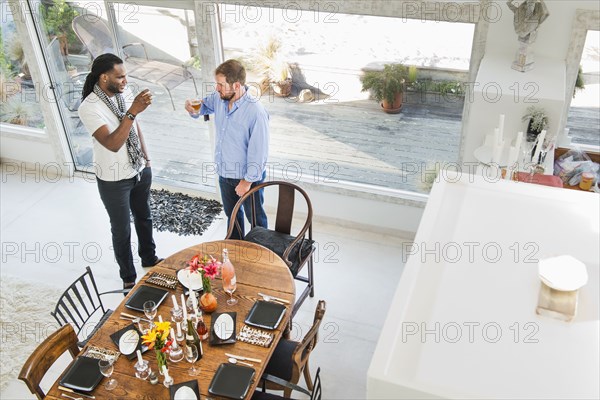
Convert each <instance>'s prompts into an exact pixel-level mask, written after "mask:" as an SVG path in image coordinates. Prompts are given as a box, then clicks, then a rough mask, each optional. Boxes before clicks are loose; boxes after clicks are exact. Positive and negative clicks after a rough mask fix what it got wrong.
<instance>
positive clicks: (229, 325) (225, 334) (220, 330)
mask: <svg viewBox="0 0 600 400" xmlns="http://www.w3.org/2000/svg"><path fill="white" fill-rule="evenodd" d="M213 327H214V330H215V335H217V337H218V338H219V339H221V340H227V339H229V338H230V337H231V335H233V330H234V329H235V327H234V324H233V318H231V315H229V314H221V315H219V317H218V318H217V319H216V321H215V322H214V323H213Z"/></svg>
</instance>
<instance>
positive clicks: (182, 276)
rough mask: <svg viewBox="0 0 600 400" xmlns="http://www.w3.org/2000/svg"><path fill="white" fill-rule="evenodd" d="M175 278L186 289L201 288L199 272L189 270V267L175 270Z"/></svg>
mask: <svg viewBox="0 0 600 400" xmlns="http://www.w3.org/2000/svg"><path fill="white" fill-rule="evenodd" d="M177 279H178V280H179V283H181V284H182V285H183V286H184V287H185V288H186V289H191V290H200V289H202V275H200V273H199V272H190V270H189V269H187V268H183V269H180V270H179V271H177ZM190 285H191V288H190Z"/></svg>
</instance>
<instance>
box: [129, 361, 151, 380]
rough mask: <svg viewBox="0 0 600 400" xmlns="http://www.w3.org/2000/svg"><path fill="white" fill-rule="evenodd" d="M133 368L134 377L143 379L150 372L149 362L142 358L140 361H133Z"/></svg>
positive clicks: (146, 377)
mask: <svg viewBox="0 0 600 400" xmlns="http://www.w3.org/2000/svg"><path fill="white" fill-rule="evenodd" d="M133 368H134V369H135V377H136V378H140V379H143V380H146V379H148V377H149V376H150V373H151V372H152V371H151V370H150V363H148V361H146V360H142V362H141V363H140V362H139V361H138V362H137V363H135V365H134V366H133Z"/></svg>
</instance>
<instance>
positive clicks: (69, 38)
mask: <svg viewBox="0 0 600 400" xmlns="http://www.w3.org/2000/svg"><path fill="white" fill-rule="evenodd" d="M78 14H79V13H78V12H77V10H75V9H74V8H73V7H72V6H71V5H70V4H68V3H67V2H66V1H65V0H57V1H55V2H54V4H53V5H51V6H50V7H48V8H47V9H45V11H43V15H44V23H45V25H46V28H47V29H48V31H49V32H50V33H52V34H54V35H56V37H57V38H58V41H59V43H60V52H61V54H62V55H63V56H67V55H68V54H69V43H71V42H73V41H75V40H76V37H75V32H73V29H72V28H71V24H72V22H73V18H75V17H76V16H77V15H78Z"/></svg>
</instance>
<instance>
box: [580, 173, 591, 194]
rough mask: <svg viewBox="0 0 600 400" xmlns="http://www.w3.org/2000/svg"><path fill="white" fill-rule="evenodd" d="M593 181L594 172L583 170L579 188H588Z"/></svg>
mask: <svg viewBox="0 0 600 400" xmlns="http://www.w3.org/2000/svg"><path fill="white" fill-rule="evenodd" d="M593 183H594V174H592V173H591V172H584V173H583V174H581V181H580V182H579V189H581V190H590V189H591V188H592V184H593Z"/></svg>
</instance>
